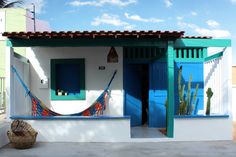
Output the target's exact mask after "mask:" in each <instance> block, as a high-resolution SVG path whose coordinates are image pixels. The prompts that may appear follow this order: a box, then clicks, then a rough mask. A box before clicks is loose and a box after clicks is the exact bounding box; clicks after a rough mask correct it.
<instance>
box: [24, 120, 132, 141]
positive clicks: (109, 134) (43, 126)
mask: <svg viewBox="0 0 236 157" xmlns="http://www.w3.org/2000/svg"><path fill="white" fill-rule="evenodd" d="M26 121H27V122H28V123H29V124H31V125H32V127H33V128H34V129H35V130H37V131H38V137H37V141H40V142H120V141H127V140H129V139H130V119H65V120H58V119H53V120H26Z"/></svg>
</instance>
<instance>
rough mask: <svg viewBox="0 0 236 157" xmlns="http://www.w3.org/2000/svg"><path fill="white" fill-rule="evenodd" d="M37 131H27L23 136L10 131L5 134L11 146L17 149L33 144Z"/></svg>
mask: <svg viewBox="0 0 236 157" xmlns="http://www.w3.org/2000/svg"><path fill="white" fill-rule="evenodd" d="M37 134H38V133H37V132H28V133H25V134H24V135H23V136H19V135H16V134H14V133H13V132H12V131H7V136H8V138H9V141H10V143H11V144H12V146H13V147H15V148H17V149H27V148H30V147H32V146H33V144H34V143H35V141H36V137H37Z"/></svg>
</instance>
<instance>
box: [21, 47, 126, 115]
mask: <svg viewBox="0 0 236 157" xmlns="http://www.w3.org/2000/svg"><path fill="white" fill-rule="evenodd" d="M109 50H110V47H53V48H50V47H44V48H40V47H34V48H28V49H27V55H26V56H27V58H29V60H30V62H31V65H32V66H31V67H30V78H31V80H30V82H31V84H30V87H31V91H32V92H33V93H34V94H35V95H36V96H37V97H38V98H40V99H41V100H42V101H43V102H44V103H46V105H47V106H48V107H50V108H51V109H52V110H53V111H55V112H58V113H61V114H71V113H78V112H81V111H83V110H84V109H85V108H87V107H89V106H90V105H91V104H92V103H93V102H94V101H95V100H96V98H97V97H98V96H99V95H100V94H101V93H102V92H103V90H104V89H105V87H106V86H107V84H108V82H109V80H110V79H111V76H112V74H113V72H114V70H115V69H117V70H118V72H117V75H116V77H115V79H114V80H113V82H112V85H111V88H110V89H111V91H112V92H111V99H110V101H109V102H110V103H109V105H108V107H107V109H106V111H105V113H104V114H105V115H110V116H122V115H123V54H122V48H121V47H116V50H117V53H118V56H119V62H118V63H107V54H108V52H109ZM63 58H85V80H86V81H85V82H86V83H85V86H86V87H85V88H86V100H78V101H76V100H73V101H51V99H50V81H49V88H46V89H41V88H40V80H41V79H43V78H49V80H50V78H51V76H50V59H63ZM99 66H105V67H106V69H105V70H98V67H99Z"/></svg>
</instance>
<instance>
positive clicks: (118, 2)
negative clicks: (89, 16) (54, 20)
mask: <svg viewBox="0 0 236 157" xmlns="http://www.w3.org/2000/svg"><path fill="white" fill-rule="evenodd" d="M136 2H137V0H93V1H81V0H74V1H71V2H69V3H68V4H69V5H72V6H76V7H79V6H103V5H106V4H109V5H115V6H119V7H125V6H128V5H130V4H134V3H136Z"/></svg>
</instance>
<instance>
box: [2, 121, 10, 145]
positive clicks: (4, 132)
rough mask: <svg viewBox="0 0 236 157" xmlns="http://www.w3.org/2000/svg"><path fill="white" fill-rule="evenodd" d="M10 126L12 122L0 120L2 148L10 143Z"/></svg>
mask: <svg viewBox="0 0 236 157" xmlns="http://www.w3.org/2000/svg"><path fill="white" fill-rule="evenodd" d="M9 128H10V123H7V122H0V148H1V147H2V146H4V145H6V144H8V143H9V140H8V138H7V130H9Z"/></svg>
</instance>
